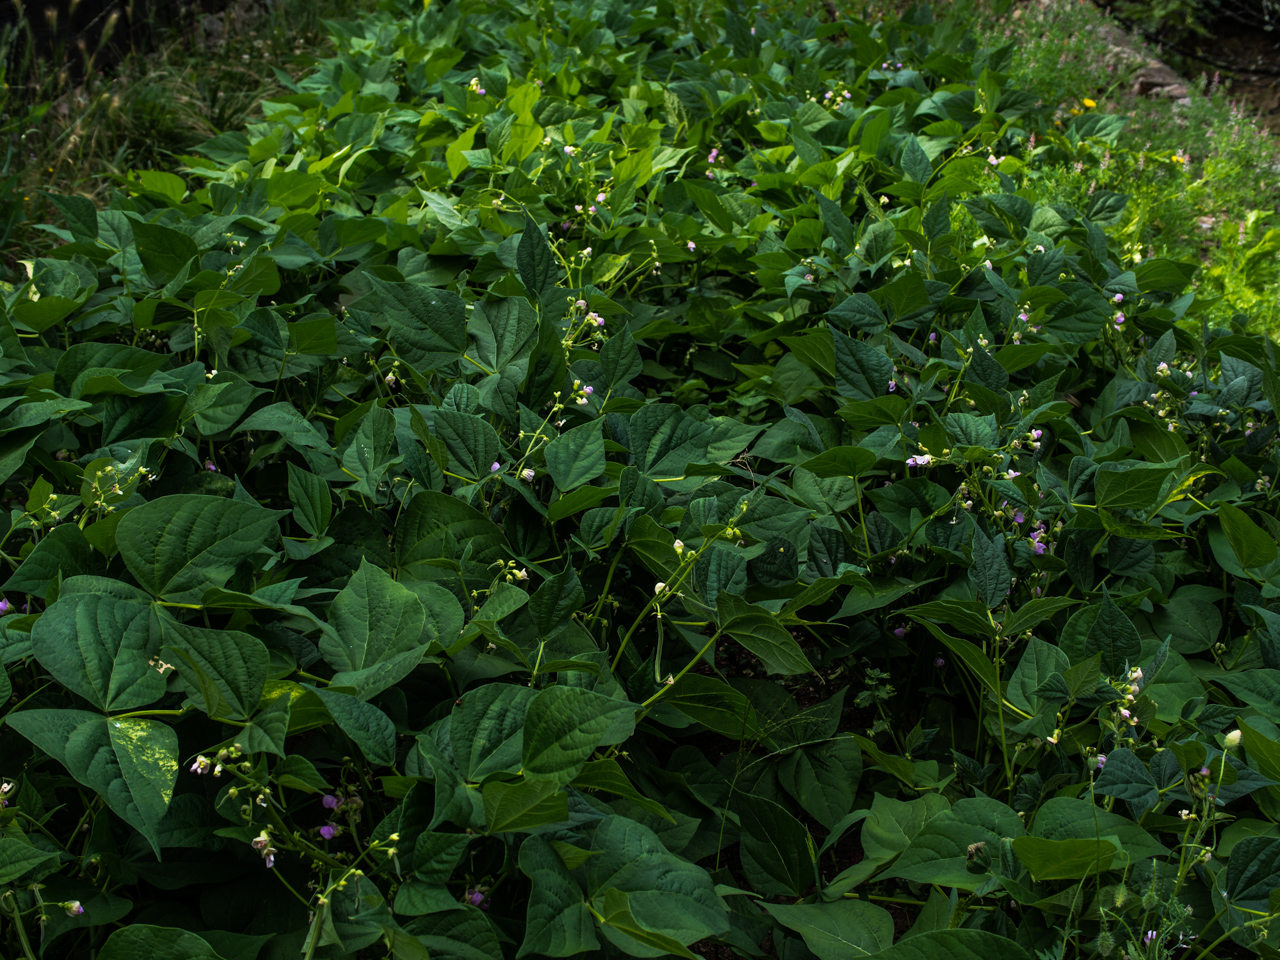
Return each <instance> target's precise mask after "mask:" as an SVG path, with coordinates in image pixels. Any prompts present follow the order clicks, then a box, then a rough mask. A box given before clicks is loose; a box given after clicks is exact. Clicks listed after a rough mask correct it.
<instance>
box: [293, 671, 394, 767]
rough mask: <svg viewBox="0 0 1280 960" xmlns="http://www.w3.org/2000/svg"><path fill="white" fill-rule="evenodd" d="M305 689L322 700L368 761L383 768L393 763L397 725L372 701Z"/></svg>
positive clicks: (322, 688)
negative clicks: (367, 701)
mask: <svg viewBox="0 0 1280 960" xmlns="http://www.w3.org/2000/svg"><path fill="white" fill-rule="evenodd" d="M307 689H308V690H310V691H312V692H313V693H315V695H316V696H318V697H319V698H320V699H321V701H323V703H324V705H325V709H327V710H328V711H329V715H330V716H331V717H333V720H334V722H335V723H337V725H338V726H339V727H341V728H342V732H343V733H345V734H346V735H347V736H348V737H350V738H351V740H352V742H353V743H354V744H355V745H356V746H357V747H359V748H360V751H361V752H362V753H363V754H364V755H365V756H366V757H367V758H368V759H369V761H370V762H371V763H375V764H377V765H378V766H382V767H390V766H392V765H393V764H395V762H396V728H395V724H393V723H392V722H391V719H390V718H389V717H388V716H387V715H386V714H385V713H383V712H382V711H381V710H379V709H378V708H377V707H375V706H374V705H373V704H371V703H365V702H364V701H363V700H357V699H356V698H355V697H353V696H351V695H349V694H346V693H342V692H340V691H337V690H331V689H329V688H327V687H310V686H309V687H307Z"/></svg>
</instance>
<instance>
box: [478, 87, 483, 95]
mask: <svg viewBox="0 0 1280 960" xmlns="http://www.w3.org/2000/svg"><path fill="white" fill-rule="evenodd" d="M476 93H478V94H480V96H482V97H483V96H484V87H481V88H480V89H479V90H477V91H476Z"/></svg>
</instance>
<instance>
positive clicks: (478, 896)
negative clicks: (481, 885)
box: [467, 890, 484, 907]
mask: <svg viewBox="0 0 1280 960" xmlns="http://www.w3.org/2000/svg"><path fill="white" fill-rule="evenodd" d="M467 899H468V900H469V901H471V905H472V906H473V907H478V906H480V904H482V903H484V894H483V893H481V892H480V891H479V890H468V891H467Z"/></svg>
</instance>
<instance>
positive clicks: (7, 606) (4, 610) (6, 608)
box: [0, 600, 13, 615]
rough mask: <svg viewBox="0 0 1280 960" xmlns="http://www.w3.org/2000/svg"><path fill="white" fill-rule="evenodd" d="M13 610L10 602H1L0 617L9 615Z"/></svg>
mask: <svg viewBox="0 0 1280 960" xmlns="http://www.w3.org/2000/svg"><path fill="white" fill-rule="evenodd" d="M12 609H13V604H12V603H10V602H9V601H8V600H0V615H2V614H6V613H8V612H9V611H10V610H12Z"/></svg>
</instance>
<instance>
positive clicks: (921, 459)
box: [907, 453, 933, 467]
mask: <svg viewBox="0 0 1280 960" xmlns="http://www.w3.org/2000/svg"><path fill="white" fill-rule="evenodd" d="M932 460H933V457H932V456H931V455H929V454H927V453H921V454H918V455H917V456H914V457H907V466H908V467H926V466H928V465H929V463H930V462H931V461H932Z"/></svg>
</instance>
